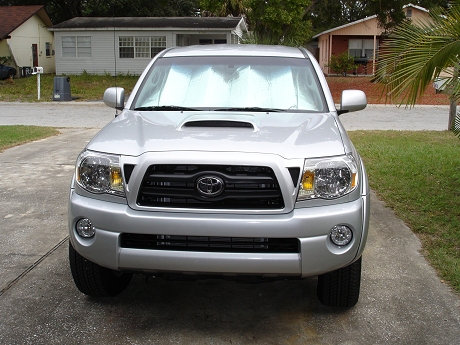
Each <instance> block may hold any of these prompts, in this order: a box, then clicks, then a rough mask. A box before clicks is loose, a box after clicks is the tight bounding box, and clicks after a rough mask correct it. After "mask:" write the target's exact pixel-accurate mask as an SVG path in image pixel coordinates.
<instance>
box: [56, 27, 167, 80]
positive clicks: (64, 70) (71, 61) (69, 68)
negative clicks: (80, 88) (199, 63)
mask: <svg viewBox="0 0 460 345" xmlns="http://www.w3.org/2000/svg"><path fill="white" fill-rule="evenodd" d="M54 34H55V36H54V38H55V42H56V43H55V50H56V74H57V75H62V74H81V73H83V72H84V71H86V72H87V73H90V74H106V73H107V74H111V75H115V68H116V74H131V75H140V74H141V73H142V71H143V70H144V68H145V67H146V66H147V64H148V63H149V62H150V60H151V59H150V58H124V59H120V58H119V52H118V41H119V37H120V36H146V37H151V36H166V47H172V45H173V42H172V39H173V34H172V33H171V32H165V31H133V30H123V31H121V30H119V31H118V30H117V31H115V33H114V31H112V30H78V31H77V30H75V31H71V30H69V31H55V32H54ZM62 36H90V37H91V57H87V58H83V57H72V58H70V57H63V56H62Z"/></svg>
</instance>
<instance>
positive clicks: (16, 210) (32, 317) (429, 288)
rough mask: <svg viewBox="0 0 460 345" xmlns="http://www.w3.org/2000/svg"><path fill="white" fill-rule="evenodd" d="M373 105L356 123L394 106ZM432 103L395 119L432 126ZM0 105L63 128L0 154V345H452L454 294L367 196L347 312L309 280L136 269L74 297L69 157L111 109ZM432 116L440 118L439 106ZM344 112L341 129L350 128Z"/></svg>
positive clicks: (457, 319) (458, 325)
mask: <svg viewBox="0 0 460 345" xmlns="http://www.w3.org/2000/svg"><path fill="white" fill-rule="evenodd" d="M376 108H377V110H376V111H377V112H378V111H380V113H379V114H375V113H373V112H374V111H375V109H373V107H369V108H368V109H367V110H364V111H362V112H361V115H360V116H361V118H360V119H359V120H356V121H357V122H362V123H361V126H364V125H365V126H368V123H369V122H370V119H372V118H375V119H379V120H382V119H388V118H386V117H385V116H390V115H388V113H389V112H390V111H393V108H391V109H389V108H386V107H376ZM8 109H10V110H8ZM11 109H13V110H11ZM379 109H380V110H379ZM436 109H437V108H426V109H424V111H422V113H426V115H425V117H424V116H423V115H421V118H419V119H418V120H417V124H415V123H413V124H412V127H411V126H410V119H409V120H408V121H409V124H406V125H407V126H408V127H411V128H412V129H416V128H415V127H417V126H422V124H421V122H423V126H425V127H430V126H434V125H433V120H432V119H433V117H435V116H437V115H433V113H435V112H436V111H437V110H436ZM446 109H447V108H446ZM0 110H1V111H0V125H2V124H11V122H9V121H10V120H11V118H12V119H13V120H12V121H13V122H14V119H16V123H24V124H32V123H31V122H33V121H35V120H36V119H37V118H39V119H40V122H41V123H40V124H42V125H54V126H59V127H66V128H63V129H61V132H62V134H61V135H59V136H55V137H51V138H47V139H44V140H40V141H36V142H32V143H29V144H26V145H22V146H20V147H15V148H12V149H9V150H6V151H5V152H3V153H1V154H0V177H1V178H0V315H1V319H0V320H1V321H0V344H173V343H177V344H347V345H354V344H430V345H431V344H446V345H448V344H449V345H451V344H458V342H459V339H460V299H459V296H458V295H456V294H454V293H453V292H452V291H451V289H450V288H449V287H448V286H446V285H445V284H444V283H443V282H442V281H440V279H439V278H438V277H437V276H436V273H435V272H434V270H433V269H432V268H431V267H430V266H429V265H428V263H427V262H426V260H425V259H424V258H423V257H422V256H421V254H420V252H419V250H420V248H421V247H420V242H419V241H418V239H417V237H416V236H415V235H413V234H412V232H411V231H410V229H408V228H407V227H406V226H405V225H404V223H403V222H402V221H400V220H399V219H397V218H396V217H395V216H394V214H393V212H392V211H391V210H390V209H388V208H386V207H385V205H384V204H383V203H382V202H380V201H379V200H378V199H377V198H376V197H375V195H374V194H372V197H371V198H372V212H371V222H370V234H369V239H368V245H367V247H366V250H365V252H364V256H363V278H362V293H361V298H360V301H359V302H358V304H357V305H356V306H355V307H354V308H352V309H350V310H337V309H332V308H327V307H324V306H322V305H321V304H319V302H318V301H317V299H316V291H315V289H316V279H314V278H312V279H307V280H305V281H286V282H285V281H279V282H275V283H265V284H258V285H249V284H238V283H234V282H227V281H220V280H206V281H199V282H170V281H165V280H162V279H153V278H150V279H148V280H146V279H145V278H143V277H140V276H138V277H135V279H133V281H132V283H131V285H130V286H129V287H128V289H127V290H125V291H124V292H123V293H122V294H121V295H119V296H117V297H116V298H103V299H95V298H89V297H86V296H84V295H82V294H81V293H80V292H79V291H78V290H77V289H76V287H75V286H74V283H73V281H72V277H71V274H70V270H69V266H68V258H67V250H68V246H67V198H68V187H69V184H70V180H71V177H72V174H73V164H74V161H75V158H76V156H77V155H78V153H79V152H80V151H81V149H82V148H83V147H84V146H85V144H86V143H87V142H88V141H89V140H90V138H91V137H92V136H93V135H94V134H95V133H96V132H97V130H98V128H100V127H101V126H102V125H103V124H105V123H106V122H108V121H109V120H110V119H111V118H113V114H114V112H113V110H111V109H109V108H106V107H104V106H102V105H100V104H80V105H79V104H77V103H74V102H71V103H66V104H65V105H64V104H18V105H17V106H16V104H9V103H0ZM438 110H439V109H438ZM366 112H367V113H366ZM25 113H29V116H24V114H25ZM11 114H16V115H17V116H16V115H15V116H12V115H11ZM356 114H359V113H356ZM406 114H408V113H406ZM430 114H431V115H430ZM348 115H350V117H351V115H355V114H348ZM438 115H439V123H440V126H441V125H442V124H441V123H442V122H443V121H444V117H445V125H446V126H447V114H445V115H444V113H443V109H440V110H439V114H438ZM23 116H24V117H23ZM346 116H347V115H342V117H341V118H342V119H343V120H342V121H343V122H344V124H345V126H346V127H347V128H350V126H352V125H355V126H357V125H358V124H357V123H353V122H352V123H348V124H347V118H346ZM391 116H393V115H391ZM350 117H349V118H348V120H350ZM20 118H21V120H19V119H20ZM366 119H367V120H368V122H367V123H366V124H364V121H365V120H366ZM380 122H385V123H387V125H388V124H391V123H392V122H391V121H380ZM73 123H75V124H73ZM72 124H73V125H72ZM393 125H394V122H393ZM376 127H377V128H376ZM356 129H358V128H356ZM366 129H368V128H366ZM373 129H379V127H378V126H377V125H374V126H373ZM393 129H398V128H393ZM424 129H429V128H424ZM433 129H438V128H433ZM442 129H444V128H440V130H442Z"/></svg>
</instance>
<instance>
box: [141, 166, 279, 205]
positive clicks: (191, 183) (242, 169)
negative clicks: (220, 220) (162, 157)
mask: <svg viewBox="0 0 460 345" xmlns="http://www.w3.org/2000/svg"><path fill="white" fill-rule="evenodd" d="M203 176H217V177H219V178H220V179H221V180H222V181H223V183H224V191H223V192H222V193H221V194H219V195H216V196H210V197H209V196H205V195H202V194H200V193H199V192H198V191H197V188H196V184H197V180H198V179H199V178H200V177H203ZM137 204H138V205H139V206H146V207H172V208H179V207H180V208H201V209H224V208H231V209H282V208H283V207H284V201H283V197H282V194H281V189H280V188H279V185H278V181H277V180H276V177H275V174H274V172H273V170H272V169H271V168H268V167H258V166H227V165H174V164H158V165H152V166H150V167H149V168H148V169H147V171H146V173H145V175H144V179H143V181H142V184H141V187H140V189H139V193H138V197H137Z"/></svg>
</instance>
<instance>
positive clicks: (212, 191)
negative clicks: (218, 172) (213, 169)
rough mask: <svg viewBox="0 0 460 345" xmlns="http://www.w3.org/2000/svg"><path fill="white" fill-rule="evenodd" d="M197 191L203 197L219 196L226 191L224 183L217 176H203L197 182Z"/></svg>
mask: <svg viewBox="0 0 460 345" xmlns="http://www.w3.org/2000/svg"><path fill="white" fill-rule="evenodd" d="M196 189H197V190H198V192H199V193H200V194H201V195H203V196H207V197H210V196H217V195H219V194H220V193H222V192H223V191H224V181H223V180H222V179H221V178H220V177H217V176H202V177H200V178H199V179H198V180H197V182H196Z"/></svg>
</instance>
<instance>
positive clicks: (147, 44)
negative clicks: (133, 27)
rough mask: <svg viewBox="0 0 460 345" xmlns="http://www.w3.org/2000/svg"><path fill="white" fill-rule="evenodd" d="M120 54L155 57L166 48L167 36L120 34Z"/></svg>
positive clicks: (130, 56)
mask: <svg viewBox="0 0 460 345" xmlns="http://www.w3.org/2000/svg"><path fill="white" fill-rule="evenodd" d="M118 49H119V56H120V58H121V59H124V58H148V59H150V58H153V57H154V56H155V55H157V54H158V53H159V52H161V51H162V50H164V49H166V36H152V37H150V36H135V37H132V36H120V37H119V38H118Z"/></svg>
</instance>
